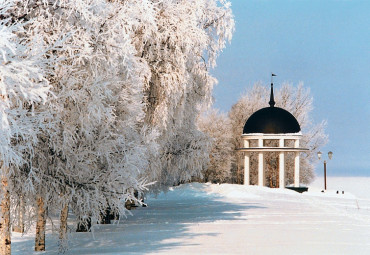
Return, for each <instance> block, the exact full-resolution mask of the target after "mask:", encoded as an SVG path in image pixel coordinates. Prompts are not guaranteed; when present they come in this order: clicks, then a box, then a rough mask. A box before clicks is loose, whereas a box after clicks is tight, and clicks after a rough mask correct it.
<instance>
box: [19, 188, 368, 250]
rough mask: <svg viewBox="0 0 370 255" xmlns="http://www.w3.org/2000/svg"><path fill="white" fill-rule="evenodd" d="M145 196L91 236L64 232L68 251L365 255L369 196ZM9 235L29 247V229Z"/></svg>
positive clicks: (254, 191) (265, 192)
mask: <svg viewBox="0 0 370 255" xmlns="http://www.w3.org/2000/svg"><path fill="white" fill-rule="evenodd" d="M356 201H358V203H357V202H356ZM147 202H148V203H149V207H147V208H139V209H136V210H135V211H133V212H134V216H133V217H129V218H128V219H127V220H126V221H125V222H121V224H120V225H101V226H99V227H97V228H95V239H93V238H92V236H91V234H86V233H72V234H71V238H70V246H71V249H70V254H81V255H82V254H370V200H366V199H361V200H357V199H356V198H355V197H354V196H352V195H350V194H345V195H342V194H339V195H337V194H335V193H334V192H333V193H330V192H329V193H326V194H322V193H320V192H319V191H317V192H310V193H307V194H298V193H296V192H293V191H290V190H283V191H281V190H276V189H268V188H258V187H254V186H250V187H244V186H239V185H228V184H225V185H210V184H187V185H183V186H180V187H177V188H174V189H173V190H172V191H169V192H168V193H167V194H160V195H159V196H158V197H157V198H148V200H147ZM358 205H360V209H358ZM27 238H28V240H27ZM14 239H15V242H13V252H14V254H31V253H30V252H29V249H32V236H29V237H26V238H24V239H26V240H24V239H20V238H19V237H17V236H15V238H14ZM47 247H48V248H47V252H46V254H56V253H55V252H52V251H53V250H56V239H55V237H53V236H52V235H48V239H47ZM25 251H28V252H27V253H24V252H25ZM38 254H39V253H38Z"/></svg>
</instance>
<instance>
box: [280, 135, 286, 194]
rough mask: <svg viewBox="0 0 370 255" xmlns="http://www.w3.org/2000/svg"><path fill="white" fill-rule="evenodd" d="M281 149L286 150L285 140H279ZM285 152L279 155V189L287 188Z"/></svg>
mask: <svg viewBox="0 0 370 255" xmlns="http://www.w3.org/2000/svg"><path fill="white" fill-rule="evenodd" d="M279 147H280V148H284V139H280V140H279ZM284 156H285V155H284V151H283V150H282V151H280V153H279V188H281V189H284V188H285V179H284V177H285V158H284Z"/></svg>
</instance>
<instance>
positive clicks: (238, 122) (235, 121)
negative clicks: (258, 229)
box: [229, 83, 327, 187]
mask: <svg viewBox="0 0 370 255" xmlns="http://www.w3.org/2000/svg"><path fill="white" fill-rule="evenodd" d="M269 95H270V92H269V86H263V85H262V84H261V83H257V84H255V85H254V86H253V88H252V89H250V90H247V91H246V93H245V94H244V95H243V96H242V97H241V98H240V99H239V101H238V102H237V103H236V104H235V105H233V106H232V108H231V110H230V112H229V118H230V120H231V123H232V135H233V146H234V147H233V149H234V150H235V153H234V156H233V162H234V164H233V168H232V173H233V175H237V174H241V173H242V171H241V170H242V167H243V166H242V160H241V155H240V153H237V152H236V149H238V148H241V147H242V139H241V134H242V130H243V126H244V124H245V122H246V121H247V119H248V118H249V117H250V116H251V115H252V114H253V113H254V112H255V111H257V110H259V109H261V108H263V107H267V104H268V101H269ZM275 101H276V106H277V107H280V108H283V109H285V110H287V111H289V112H290V113H292V114H293V116H294V117H295V118H296V119H297V121H298V123H299V124H300V126H301V130H302V135H303V136H302V140H301V146H302V147H304V148H308V149H309V151H308V152H307V153H302V155H301V157H300V166H301V171H300V180H301V181H302V182H303V183H310V182H311V181H312V180H313V178H314V164H315V162H316V153H317V152H318V150H319V149H320V147H322V146H323V145H325V144H326V142H327V135H326V134H325V125H326V124H325V121H323V122H321V123H319V124H316V123H314V122H313V120H312V116H311V111H312V109H313V106H312V102H313V98H312V96H311V95H310V91H309V89H306V88H304V87H303V83H300V84H298V86H296V87H295V86H293V85H292V84H289V83H284V84H283V85H282V86H281V88H280V89H278V90H275ZM275 146H276V145H275ZM275 154H276V153H275ZM275 154H274V153H268V154H267V155H266V157H265V160H266V164H265V172H266V178H267V179H268V180H267V181H268V185H269V186H271V187H274V186H276V176H275V175H276V174H277V173H276V171H273V170H274V169H277V166H278V161H277V160H276V159H277V154H276V155H275ZM286 157H287V159H286V173H287V178H286V182H287V183H292V182H293V180H294V154H293V153H286ZM256 158H257V157H254V156H253V153H252V157H251V159H252V160H251V183H257V160H253V159H256ZM238 168H239V169H238ZM238 170H239V171H238ZM253 170H255V171H253ZM241 179H242V178H239V180H241Z"/></svg>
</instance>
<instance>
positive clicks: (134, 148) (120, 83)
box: [4, 0, 234, 250]
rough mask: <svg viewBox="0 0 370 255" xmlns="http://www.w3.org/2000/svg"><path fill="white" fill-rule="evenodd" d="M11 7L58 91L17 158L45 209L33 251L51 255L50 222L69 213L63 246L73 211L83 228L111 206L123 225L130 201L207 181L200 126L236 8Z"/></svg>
mask: <svg viewBox="0 0 370 255" xmlns="http://www.w3.org/2000/svg"><path fill="white" fill-rule="evenodd" d="M14 2H15V4H14V5H13V6H10V7H9V8H11V9H9V11H8V13H9V15H10V16H11V20H12V22H15V23H14V24H17V22H18V21H25V22H26V27H25V28H26V29H24V31H21V32H20V33H19V31H17V34H16V35H17V40H20V41H21V42H34V41H37V43H38V44H37V47H35V50H36V49H38V48H40V49H43V50H44V53H43V54H42V55H40V56H41V59H44V60H45V61H49V62H48V63H47V65H46V66H47V67H48V69H47V70H48V72H47V73H46V74H45V75H44V76H42V77H44V82H45V84H50V91H51V93H52V97H51V98H50V100H48V101H47V102H46V103H45V104H38V105H32V104H31V109H32V111H28V112H27V114H29V112H32V113H33V114H34V115H35V116H37V118H35V121H36V123H33V124H35V125H34V126H35V127H37V132H35V133H32V134H33V136H32V137H33V138H34V140H33V141H34V144H33V145H32V146H29V145H28V143H26V141H25V140H24V139H23V140H21V141H19V142H18V143H17V144H18V145H19V146H18V147H19V148H24V147H25V145H27V146H28V147H27V146H26V147H27V148H29V150H25V151H22V152H21V153H19V154H14V155H20V156H19V157H20V158H21V157H23V158H27V161H20V162H22V163H21V164H18V165H15V166H14V167H13V168H14V169H16V170H17V175H14V176H15V178H13V184H12V187H14V191H16V192H14V194H17V197H18V198H22V199H23V201H25V202H26V203H27V204H28V205H32V206H34V207H37V219H38V220H37V236H36V245H35V249H36V250H43V249H45V239H44V234H45V217H46V213H47V212H61V224H60V225H61V226H60V230H61V231H60V237H61V239H62V241H63V240H64V239H65V238H66V233H65V231H66V229H67V228H66V219H67V213H68V210H69V209H70V210H72V211H73V213H74V214H75V215H76V216H77V219H80V220H81V221H84V220H87V218H91V219H92V221H93V222H94V221H95V222H96V221H98V220H99V218H100V217H101V215H102V214H103V213H105V211H106V209H107V208H109V209H110V211H111V212H113V213H119V214H120V215H124V214H125V208H124V204H125V203H124V202H125V200H135V199H136V198H135V196H134V191H139V193H140V192H142V191H143V190H145V189H146V185H147V183H148V181H158V184H159V185H158V186H159V187H162V186H163V185H164V186H166V185H172V184H174V183H178V182H180V181H185V180H190V178H191V177H192V176H196V175H199V174H200V170H201V169H202V168H204V166H205V165H206V164H207V163H208V156H207V155H208V150H209V144H210V143H209V141H210V140H209V138H208V137H207V136H206V135H205V134H203V133H202V132H201V131H199V130H198V128H197V126H196V119H197V117H198V115H199V112H200V110H201V109H202V108H203V107H204V106H207V105H209V103H210V100H211V90H212V87H213V85H214V84H215V82H216V80H215V79H214V78H213V77H211V75H210V74H209V68H211V67H214V65H215V60H216V57H217V55H218V54H219V53H220V51H221V50H222V49H223V48H224V47H225V43H226V41H227V40H230V39H231V34H232V31H233V28H234V22H233V18H232V14H231V10H230V4H229V3H228V2H226V1H224V0H220V1H216V0H202V1H195V0H193V1H185V0H183V1H175V0H146V1H141V0H140V1H139V0H127V1H106V0H75V1H72V0H59V1H49V0H38V1H27V0H14ZM10 27H11V26H10ZM29 49H30V50H32V51H33V48H32V47H30V48H29ZM24 52H25V53H27V51H24ZM25 53H24V54H25ZM32 54H34V53H32ZM32 54H30V56H31V55H32ZM34 55H35V54H34ZM19 56H22V54H21V55H19ZM21 58H24V59H28V58H29V56H28V55H27V56H24V57H20V59H21ZM50 61H53V62H52V63H51V62H50ZM35 67H37V65H35ZM31 80H32V82H34V80H36V81H38V80H37V79H35V78H33V77H32V78H31ZM38 83H41V81H39V82H38ZM42 88H43V87H42ZM48 88H49V87H48ZM42 91H44V90H42ZM45 91H47V90H45ZM45 93H46V92H45ZM40 95H41V94H40V93H39V94H36V96H34V98H35V99H38V100H39V98H38V97H40ZM30 96H32V94H30ZM44 97H46V96H44ZM44 97H42V99H43V98H44ZM32 100H33V98H31V100H30V101H32ZM39 101H40V100H39ZM27 109H28V108H27ZM21 127H22V128H24V127H26V125H22V126H21ZM18 147H17V148H18ZM14 148H15V147H14ZM8 152H9V151H7V153H8ZM8 154H9V153H8ZM8 154H7V155H8ZM14 158H15V159H16V158H17V157H14ZM4 161H6V160H5V159H4ZM21 184H25V185H21ZM27 208H31V207H27ZM29 215H30V218H31V217H32V211H30V212H29Z"/></svg>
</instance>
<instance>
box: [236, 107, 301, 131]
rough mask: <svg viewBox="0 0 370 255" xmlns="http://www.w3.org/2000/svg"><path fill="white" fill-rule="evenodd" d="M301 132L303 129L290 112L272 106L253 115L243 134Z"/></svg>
mask: <svg viewBox="0 0 370 255" xmlns="http://www.w3.org/2000/svg"><path fill="white" fill-rule="evenodd" d="M274 104H275V103H274ZM299 131H301V127H300V126H299V124H298V121H297V120H296V118H294V116H293V115H292V114H291V113H290V112H288V111H286V110H284V109H282V108H279V107H274V106H273V105H272V106H270V107H266V108H262V109H260V110H258V111H256V112H255V113H253V114H252V115H251V116H250V117H249V119H248V120H247V122H246V123H245V125H244V129H243V134H248V133H265V134H287V133H298V132H299Z"/></svg>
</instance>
